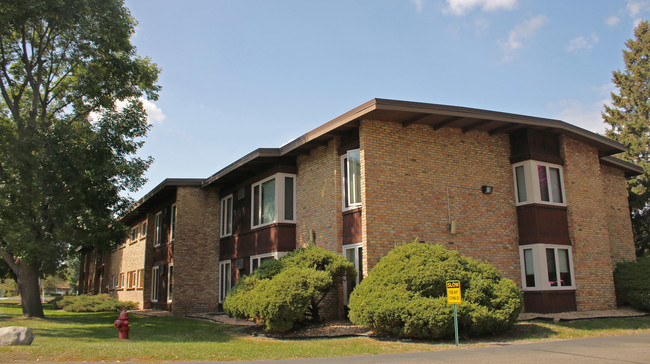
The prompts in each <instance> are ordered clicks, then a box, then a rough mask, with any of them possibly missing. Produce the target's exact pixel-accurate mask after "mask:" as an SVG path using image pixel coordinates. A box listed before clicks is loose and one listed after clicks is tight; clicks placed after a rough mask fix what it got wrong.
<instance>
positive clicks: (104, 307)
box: [53, 293, 138, 312]
mask: <svg viewBox="0 0 650 364" xmlns="http://www.w3.org/2000/svg"><path fill="white" fill-rule="evenodd" d="M53 304H54V305H55V306H56V307H58V308H61V309H63V310H64V311H68V312H103V311H122V310H136V309H138V303H137V302H131V301H118V300H116V299H114V298H111V297H110V296H109V295H108V294H106V293H104V294H98V295H79V296H66V297H63V298H62V299H61V300H59V301H55V302H53Z"/></svg>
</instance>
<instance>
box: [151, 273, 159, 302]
mask: <svg viewBox="0 0 650 364" xmlns="http://www.w3.org/2000/svg"><path fill="white" fill-rule="evenodd" d="M159 272H160V267H158V266H155V267H153V269H152V270H151V302H158V284H159V282H158V280H159Z"/></svg>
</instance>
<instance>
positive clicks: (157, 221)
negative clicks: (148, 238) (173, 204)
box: [153, 211, 162, 246]
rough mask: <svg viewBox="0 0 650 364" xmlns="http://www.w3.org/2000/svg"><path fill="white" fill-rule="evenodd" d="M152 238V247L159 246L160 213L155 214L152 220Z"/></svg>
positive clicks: (160, 237) (160, 232)
mask: <svg viewBox="0 0 650 364" xmlns="http://www.w3.org/2000/svg"><path fill="white" fill-rule="evenodd" d="M154 223H155V225H154V234H155V235H154V237H153V246H160V244H161V243H162V211H159V212H158V213H156V217H155V220H154Z"/></svg>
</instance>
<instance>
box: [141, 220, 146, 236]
mask: <svg viewBox="0 0 650 364" xmlns="http://www.w3.org/2000/svg"><path fill="white" fill-rule="evenodd" d="M146 237H147V220H145V221H143V222H141V223H140V239H144V238H146Z"/></svg>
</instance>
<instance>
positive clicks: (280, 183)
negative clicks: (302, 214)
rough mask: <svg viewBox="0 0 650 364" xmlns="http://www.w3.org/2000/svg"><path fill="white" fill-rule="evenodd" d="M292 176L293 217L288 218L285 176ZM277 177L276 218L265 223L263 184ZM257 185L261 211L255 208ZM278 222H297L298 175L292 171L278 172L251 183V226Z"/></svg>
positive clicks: (255, 226) (257, 226)
mask: <svg viewBox="0 0 650 364" xmlns="http://www.w3.org/2000/svg"><path fill="white" fill-rule="evenodd" d="M287 177H289V178H292V179H293V188H292V191H291V192H292V193H293V206H292V209H293V219H290V220H289V219H286V218H285V212H286V209H285V193H284V190H285V178H287ZM272 179H275V218H274V219H273V220H272V221H268V222H265V223H262V209H263V206H262V201H263V198H262V197H263V196H262V184H264V183H266V182H268V181H270V180H272ZM255 187H258V188H259V191H260V193H259V196H258V198H259V199H258V201H257V202H258V203H259V211H256V210H255V192H254V191H255ZM255 215H257V221H258V224H257V225H255ZM278 222H285V223H295V222H296V175H295V174H291V173H276V174H274V175H272V176H270V177H267V178H265V179H263V180H261V181H258V182H256V183H254V184H252V185H251V227H252V228H253V229H256V228H259V227H263V226H267V225H270V224H274V223H278Z"/></svg>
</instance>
